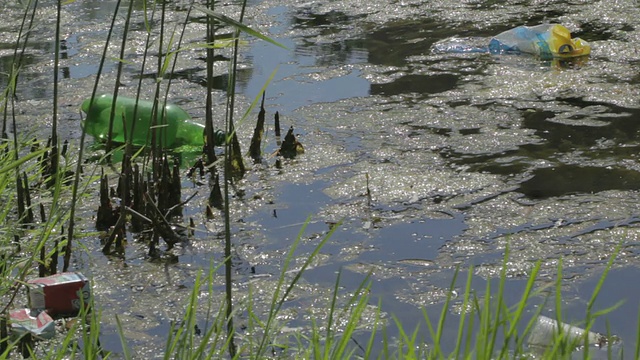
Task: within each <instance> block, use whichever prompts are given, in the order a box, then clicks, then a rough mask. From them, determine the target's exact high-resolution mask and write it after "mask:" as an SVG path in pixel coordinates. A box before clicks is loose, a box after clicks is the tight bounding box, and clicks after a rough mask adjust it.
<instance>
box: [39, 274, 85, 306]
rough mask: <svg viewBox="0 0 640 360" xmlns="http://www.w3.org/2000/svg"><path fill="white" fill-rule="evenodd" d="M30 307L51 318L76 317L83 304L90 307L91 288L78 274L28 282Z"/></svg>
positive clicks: (57, 275) (59, 275)
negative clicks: (45, 313)
mask: <svg viewBox="0 0 640 360" xmlns="http://www.w3.org/2000/svg"><path fill="white" fill-rule="evenodd" d="M27 285H28V289H29V307H30V308H31V309H34V310H46V311H47V312H48V313H49V315H50V316H53V317H60V316H76V315H78V313H79V312H80V309H81V307H82V304H84V306H85V307H87V306H89V300H90V297H91V286H90V284H89V280H87V278H86V277H85V276H84V275H82V274H81V273H78V272H67V273H60V274H55V275H51V276H47V277H42V278H36V279H32V280H28V281H27Z"/></svg>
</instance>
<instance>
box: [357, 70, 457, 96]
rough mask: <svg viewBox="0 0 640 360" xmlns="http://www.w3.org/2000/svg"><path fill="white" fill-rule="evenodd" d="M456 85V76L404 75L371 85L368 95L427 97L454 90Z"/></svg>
mask: <svg viewBox="0 0 640 360" xmlns="http://www.w3.org/2000/svg"><path fill="white" fill-rule="evenodd" d="M457 83H458V76H457V75H452V74H440V75H406V76H403V77H401V78H399V79H397V80H395V81H392V82H390V83H385V84H372V85H371V89H370V94H371V95H386V96H393V95H398V94H408V93H418V94H423V95H429V94H436V93H440V92H444V91H447V90H451V89H454V88H455V87H456V85H457Z"/></svg>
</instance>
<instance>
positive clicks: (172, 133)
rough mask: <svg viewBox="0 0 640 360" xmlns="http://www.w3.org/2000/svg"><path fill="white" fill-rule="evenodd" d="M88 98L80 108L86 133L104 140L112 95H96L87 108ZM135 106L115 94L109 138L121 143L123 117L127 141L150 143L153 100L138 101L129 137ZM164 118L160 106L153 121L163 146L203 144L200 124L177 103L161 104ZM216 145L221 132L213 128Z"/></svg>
mask: <svg viewBox="0 0 640 360" xmlns="http://www.w3.org/2000/svg"><path fill="white" fill-rule="evenodd" d="M90 104H91V98H89V99H86V100H85V101H84V102H83V103H82V111H84V112H85V114H87V117H86V119H85V121H84V127H85V129H86V132H87V134H89V135H92V136H93V137H95V138H96V139H99V140H102V141H106V140H107V137H108V136H109V119H110V117H111V106H112V104H113V96H112V95H109V94H104V95H100V96H96V97H95V98H94V100H93V105H92V106H91V109H89V105H90ZM135 106H136V99H135V98H129V97H125V96H118V99H117V101H116V107H115V112H116V114H115V117H114V122H113V129H112V137H111V139H112V141H115V142H119V143H124V142H125V131H124V126H123V120H124V121H125V122H126V124H127V131H126V134H127V136H128V137H130V138H131V143H132V144H134V145H138V146H143V145H147V144H150V143H151V133H150V131H149V130H150V128H151V126H152V121H151V112H152V109H153V102H152V101H147V100H139V101H138V111H137V114H136V116H137V121H136V123H135V127H134V128H133V130H134V133H133V136H132V137H131V135H130V134H131V126H132V125H133V122H132V121H131V119H133V112H134V109H135ZM165 114H166V117H165V119H166V120H164V121H163V114H162V111H161V109H159V110H158V116H157V119H158V120H157V121H156V127H157V130H156V136H160V139H162V144H163V145H164V146H165V147H169V148H170V147H177V146H182V145H190V146H203V145H204V125H201V124H198V123H196V122H194V121H193V120H192V119H191V116H189V114H187V112H186V111H184V110H183V109H182V108H180V107H179V106H178V105H175V104H170V103H167V104H166V106H165ZM215 135H216V145H222V144H223V143H224V140H225V135H224V133H223V132H222V131H219V130H217V131H215Z"/></svg>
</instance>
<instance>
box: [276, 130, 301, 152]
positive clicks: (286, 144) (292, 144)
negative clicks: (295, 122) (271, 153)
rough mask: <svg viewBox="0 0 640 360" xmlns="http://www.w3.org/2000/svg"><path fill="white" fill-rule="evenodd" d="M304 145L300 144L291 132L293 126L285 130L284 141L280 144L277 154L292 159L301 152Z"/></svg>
mask: <svg viewBox="0 0 640 360" xmlns="http://www.w3.org/2000/svg"><path fill="white" fill-rule="evenodd" d="M303 153H304V147H303V146H302V144H301V143H300V142H299V141H298V139H296V136H295V135H294V134H293V126H292V127H290V128H289V131H287V135H285V136H284V141H283V142H282V145H281V146H280V150H279V151H278V154H279V155H280V156H282V157H284V158H287V159H293V158H294V157H296V155H299V154H303Z"/></svg>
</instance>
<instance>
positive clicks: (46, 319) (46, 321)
mask: <svg viewBox="0 0 640 360" xmlns="http://www.w3.org/2000/svg"><path fill="white" fill-rule="evenodd" d="M9 323H10V324H11V334H12V335H13V336H15V337H22V336H23V335H25V334H31V335H33V336H34V337H36V338H40V339H51V338H52V337H53V336H54V335H55V334H56V323H55V322H54V321H53V318H52V317H51V316H49V314H47V312H46V311H40V312H39V313H38V312H37V311H34V310H31V309H18V310H12V311H10V312H9Z"/></svg>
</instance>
